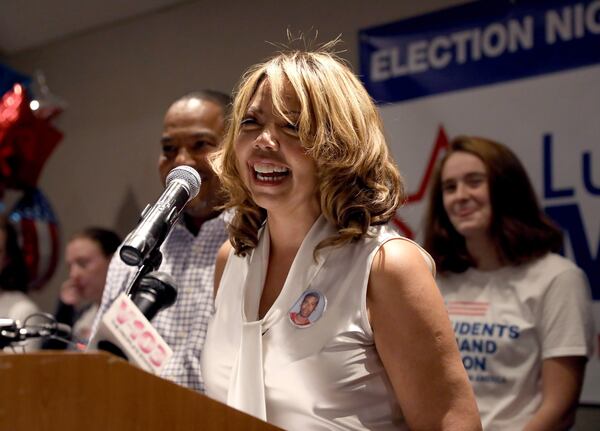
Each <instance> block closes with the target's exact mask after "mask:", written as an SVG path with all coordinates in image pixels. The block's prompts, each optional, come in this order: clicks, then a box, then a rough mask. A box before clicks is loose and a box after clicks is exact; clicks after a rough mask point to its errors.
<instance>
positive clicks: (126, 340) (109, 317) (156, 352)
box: [88, 272, 177, 374]
mask: <svg viewBox="0 0 600 431" xmlns="http://www.w3.org/2000/svg"><path fill="white" fill-rule="evenodd" d="M176 298H177V290H176V288H175V282H174V280H173V278H172V277H171V276H170V275H169V274H165V273H164V272H151V273H149V274H147V275H145V276H144V277H143V278H142V279H141V280H140V283H139V284H138V286H137V287H135V289H134V290H133V292H132V297H131V298H129V296H127V294H125V293H121V294H120V295H119V296H118V297H117V299H115V301H114V302H113V303H112V304H111V306H110V307H109V308H108V310H107V311H106V313H105V314H104V316H102V319H101V320H100V324H99V325H98V330H97V331H96V334H95V335H94V337H93V338H92V340H91V341H90V343H89V345H88V350H96V349H99V350H105V351H108V352H110V353H113V354H115V355H117V356H120V357H121V358H123V359H126V360H127V361H129V362H131V363H133V364H135V365H137V366H139V367H140V368H142V369H144V370H146V371H148V372H151V373H154V374H160V371H161V370H162V369H163V367H164V366H165V364H166V363H167V362H168V360H169V359H170V358H171V356H173V351H172V350H171V348H170V347H169V346H168V345H167V343H166V342H165V341H164V340H163V338H162V337H161V336H160V334H159V333H158V332H157V331H156V329H154V328H153V327H152V325H151V324H150V320H151V319H152V318H153V317H154V316H155V315H156V313H158V312H159V311H160V310H162V309H164V308H167V307H169V306H171V305H173V303H174V302H175V299H176Z"/></svg>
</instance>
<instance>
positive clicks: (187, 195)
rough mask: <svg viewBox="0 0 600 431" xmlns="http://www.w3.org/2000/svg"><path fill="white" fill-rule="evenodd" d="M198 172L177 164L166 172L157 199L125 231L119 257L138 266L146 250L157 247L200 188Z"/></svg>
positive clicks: (150, 250)
mask: <svg viewBox="0 0 600 431" xmlns="http://www.w3.org/2000/svg"><path fill="white" fill-rule="evenodd" d="M200 183H201V180H200V175H199V174H198V172H196V170H195V169H194V168H191V167H189V166H178V167H176V168H174V169H172V170H171V172H169V175H167V180H166V188H165V191H164V192H163V193H162V195H161V196H160V197H159V198H158V201H156V203H155V204H154V205H152V206H150V205H147V206H146V208H145V209H144V211H142V217H141V221H140V223H139V224H138V226H137V227H136V228H135V229H134V230H133V231H132V232H131V233H130V234H129V235H127V238H125V241H123V245H122V246H121V249H120V251H119V255H120V256H121V260H122V261H123V262H125V263H126V264H127V265H130V266H140V265H141V264H142V262H143V261H144V260H145V259H146V258H147V257H148V256H149V255H150V253H151V252H152V251H153V250H154V249H156V248H158V247H160V245H161V244H162V243H163V241H164V240H165V238H166V237H167V234H168V233H169V231H170V230H171V227H172V226H173V223H175V221H176V220H177V218H178V217H179V214H180V213H181V210H182V209H183V208H184V207H185V205H186V204H187V203H188V202H189V201H190V200H191V199H193V198H195V197H196V195H198V192H199V191H200Z"/></svg>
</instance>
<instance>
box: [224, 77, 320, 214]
mask: <svg viewBox="0 0 600 431" xmlns="http://www.w3.org/2000/svg"><path fill="white" fill-rule="evenodd" d="M284 100H285V106H284V107H283V110H284V112H285V114H286V116H288V117H289V118H290V120H291V122H288V121H286V120H285V119H284V118H282V117H280V116H278V115H277V113H276V112H275V111H274V107H273V104H272V102H271V88H270V85H269V84H268V82H267V81H263V83H262V84H261V85H260V86H259V88H258V90H257V91H256V94H255V95H254V96H253V97H252V99H251V101H250V104H249V106H248V109H247V110H246V113H245V115H244V117H243V118H242V121H241V124H240V132H239V135H238V136H237V138H236V140H235V151H236V157H237V165H238V169H239V172H240V175H241V177H242V180H243V181H244V184H245V185H246V187H247V188H248V190H250V193H251V195H252V199H253V200H254V202H256V204H257V205H258V206H260V207H262V208H264V209H266V210H267V211H268V212H278V213H282V214H287V215H293V214H303V213H305V212H308V213H309V214H311V215H313V216H315V217H316V215H318V214H319V212H320V206H319V201H318V197H317V170H316V165H315V162H314V161H313V160H312V159H311V158H310V157H309V156H308V155H306V152H305V149H304V147H303V146H302V143H301V142H300V138H299V136H298V130H297V127H296V124H295V123H296V122H297V119H298V117H299V115H300V102H299V101H298V98H297V97H296V95H295V93H294V92H293V91H292V90H291V87H288V88H287V89H286V91H285V94H284Z"/></svg>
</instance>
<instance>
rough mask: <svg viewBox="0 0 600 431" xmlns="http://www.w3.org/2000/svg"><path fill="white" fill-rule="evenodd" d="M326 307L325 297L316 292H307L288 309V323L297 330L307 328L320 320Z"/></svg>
mask: <svg viewBox="0 0 600 431" xmlns="http://www.w3.org/2000/svg"><path fill="white" fill-rule="evenodd" d="M326 307H327V298H325V295H323V294H322V293H321V292H318V291H316V290H307V291H305V292H303V293H302V295H300V298H298V300H297V301H296V302H295V303H294V305H293V306H292V308H291V309H290V313H289V317H290V322H292V324H293V325H294V326H296V327H297V328H308V327H310V326H311V325H312V324H313V323H314V322H316V321H317V320H319V319H320V318H321V316H322V315H323V313H324V312H325V308H326Z"/></svg>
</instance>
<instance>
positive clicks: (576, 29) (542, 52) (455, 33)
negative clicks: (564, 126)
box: [359, 0, 600, 103]
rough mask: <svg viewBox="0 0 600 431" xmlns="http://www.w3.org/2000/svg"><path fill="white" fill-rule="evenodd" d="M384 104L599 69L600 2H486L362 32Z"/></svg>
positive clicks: (365, 59) (363, 55)
mask: <svg viewBox="0 0 600 431" xmlns="http://www.w3.org/2000/svg"><path fill="white" fill-rule="evenodd" d="M359 44H360V46H359V49H360V73H361V76H362V79H363V82H364V84H365V86H366V88H367V90H368V91H369V93H370V94H371V96H372V97H373V98H374V99H375V100H376V101H377V102H378V103H388V102H399V101H403V100H409V99H414V98H419V97H423V96H429V95H434V94H440V93H445V92H449V91H455V90H460V89H466V88H471V87H479V86H483V85H490V84H493V83H497V82H503V81H510V80H515V79H520V78H525V77H529V76H536V75H541V74H547V73H551V72H557V71H561V70H566V69H572V68H576V67H582V66H587V65H591V64H595V63H600V0H595V1H591V0H588V1H579V2H577V1H572V0H571V1H565V0H547V1H544V2H540V1H533V0H528V1H516V2H514V1H479V2H475V3H470V4H467V5H464V6H458V7H454V8H450V9H446V10H443V11H441V12H435V13H431V14H427V15H421V16H418V17H415V18H412V19H407V20H404V21H399V22H396V23H392V24H388V25H383V26H379V27H374V28H369V29H365V30H361V31H360V32H359Z"/></svg>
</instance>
